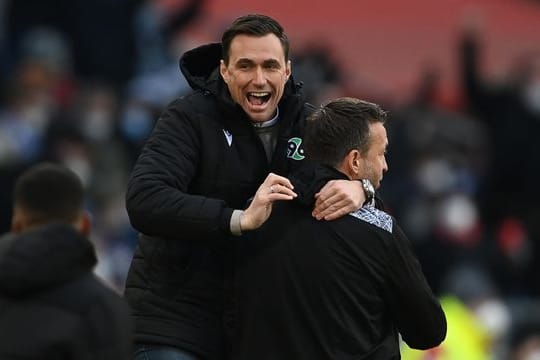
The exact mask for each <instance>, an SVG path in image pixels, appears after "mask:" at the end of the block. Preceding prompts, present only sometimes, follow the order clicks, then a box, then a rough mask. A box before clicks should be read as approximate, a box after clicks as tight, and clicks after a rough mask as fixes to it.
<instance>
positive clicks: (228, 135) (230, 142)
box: [223, 129, 232, 147]
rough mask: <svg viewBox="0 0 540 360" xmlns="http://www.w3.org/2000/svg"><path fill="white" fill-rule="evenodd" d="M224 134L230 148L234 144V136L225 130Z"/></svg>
mask: <svg viewBox="0 0 540 360" xmlns="http://www.w3.org/2000/svg"><path fill="white" fill-rule="evenodd" d="M223 134H225V139H226V140H227V144H229V147H231V144H232V134H231V133H230V132H228V131H227V130H225V129H223Z"/></svg>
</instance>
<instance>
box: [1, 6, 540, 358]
mask: <svg viewBox="0 0 540 360" xmlns="http://www.w3.org/2000/svg"><path fill="white" fill-rule="evenodd" d="M203 11H204V1H200V0H184V1H175V0H146V1H144V0H116V1H108V0H95V1H91V2H89V1H82V0H46V1H45V0H25V1H9V0H0V24H1V26H2V27H1V28H0V86H1V87H0V91H1V97H0V233H3V232H6V231H8V230H9V224H10V217H11V191H12V185H13V181H14V179H15V178H16V177H17V176H18V175H19V174H20V173H21V172H22V171H23V170H25V169H26V168H28V167H29V166H30V165H32V164H35V163H37V162H39V161H44V160H46V161H53V162H59V163H62V164H65V165H67V166H68V167H70V168H71V169H73V170H74V171H75V172H76V173H77V174H78V175H79V176H80V177H81V179H82V180H83V183H84V184H85V186H86V188H87V193H88V198H87V208H88V209H89V210H90V212H91V214H92V216H93V225H94V231H93V234H92V240H93V242H94V243H95V244H96V247H97V249H98V252H99V265H98V268H97V269H96V271H97V273H98V274H99V275H101V276H102V277H103V278H104V279H105V280H106V281H107V282H109V283H110V284H111V285H112V286H114V287H115V288H117V289H119V290H121V289H122V288H123V283H124V280H125V276H126V272H127V268H128V266H129V262H130V260H131V255H132V252H133V249H134V246H135V243H136V239H137V233H136V232H135V231H134V230H133V229H132V228H131V226H130V224H129V220H128V218H127V214H126V211H125V207H124V192H125V186H126V183H127V177H128V176H129V172H130V169H131V167H132V165H133V163H134V161H135V159H136V158H137V155H138V153H139V151H140V149H141V146H142V145H143V144H144V141H145V139H146V138H147V136H148V135H149V133H150V132H151V130H152V127H153V124H154V122H155V121H156V119H157V117H158V116H159V113H160V110H161V109H162V108H163V107H164V106H165V105H166V104H167V103H169V102H170V101H171V100H172V99H174V98H175V97H177V96H179V95H182V94H183V93H185V92H187V91H189V86H188V85H187V83H186V82H185V80H184V79H183V77H182V76H181V74H180V72H179V70H178V66H177V63H178V61H177V60H178V58H179V56H180V54H181V53H182V52H183V51H185V50H187V49H188V47H191V46H192V41H191V40H189V39H187V38H186V37H184V36H183V35H184V32H183V30H184V29H185V28H186V27H187V26H189V25H190V24H191V23H192V22H193V21H195V20H196V19H197V18H199V17H201V16H204V14H203ZM97 18H99V19H100V20H99V21H96V19H97ZM481 39H482V34H481V33H479V32H478V31H477V30H475V29H474V28H464V29H463V31H462V34H460V35H459V44H458V46H456V49H457V51H456V54H455V56H456V64H458V65H457V66H459V74H460V76H461V78H460V79H459V83H460V92H459V93H460V101H456V102H453V103H452V105H449V104H447V103H444V104H443V103H442V102H441V101H440V97H439V90H440V83H439V74H438V73H437V71H436V70H435V69H429V68H427V69H425V72H424V74H423V75H422V77H421V78H420V79H418V84H417V90H416V92H415V93H414V95H413V96H411V98H410V101H409V102H408V103H407V104H403V103H399V104H398V103H396V102H394V101H393V100H392V98H391V97H385V96H381V94H377V93H370V92H369V91H366V88H367V87H362V90H360V89H358V88H355V86H352V85H351V83H350V82H349V81H347V77H346V76H345V74H343V73H342V71H341V70H340V66H339V62H338V61H336V60H335V59H333V58H332V56H331V53H330V52H329V51H327V49H326V48H325V46H324V45H323V44H321V43H318V42H315V43H313V44H305V46H296V47H293V49H292V60H293V65H294V66H293V75H294V77H295V79H296V80H297V81H302V82H304V87H305V90H306V93H307V95H308V97H309V100H310V101H311V102H312V103H314V104H319V103H321V102H322V101H324V100H328V99H330V98H333V97H336V96H355V97H360V98H364V99H366V100H370V101H375V102H378V103H380V104H381V105H382V107H383V108H385V109H389V110H390V121H389V123H388V130H389V141H390V146H389V150H388V162H389V167H390V171H389V172H388V173H387V175H386V176H385V179H384V181H383V186H382V188H381V196H382V198H383V199H384V201H385V203H386V204H387V206H388V208H389V211H390V212H391V213H393V214H394V215H395V216H396V217H397V218H398V219H399V220H400V222H401V223H402V225H403V227H404V229H405V231H406V233H407V234H408V235H409V238H410V239H411V241H413V243H414V245H415V247H416V250H417V252H418V255H419V258H420V261H421V263H422V266H423V269H424V272H425V274H426V277H427V278H428V280H429V281H430V284H431V285H432V287H433V289H434V291H435V293H437V294H438V295H439V296H441V298H442V299H444V301H443V304H445V310H446V311H447V316H448V317H449V323H450V324H452V323H451V321H452V316H454V314H455V317H456V323H457V322H458V320H457V319H459V321H461V322H460V323H459V324H460V326H463V327H460V329H463V330H460V331H459V332H461V333H462V334H467V336H468V337H467V339H469V340H470V339H475V335H473V334H477V335H478V336H477V338H478V344H472V345H471V348H474V346H477V347H479V348H481V349H482V350H479V354H481V355H475V356H477V357H460V356H462V355H455V357H447V358H455V359H458V358H460V359H465V358H467V359H469V358H470V359H476V358H478V359H483V358H486V359H488V358H501V359H503V358H509V359H522V360H523V359H533V358H534V359H538V358H539V356H540V355H539V354H540V350H539V349H540V303H539V299H540V282H539V281H538V279H537V276H538V274H540V206H539V204H540V190H539V189H538V188H537V186H538V185H537V184H540V142H539V141H537V139H538V134H540V54H538V53H530V54H523V56H521V57H519V58H517V57H516V62H515V66H514V67H512V68H511V69H508V71H507V73H506V76H505V77H503V78H497V79H494V78H489V77H488V76H486V74H484V72H483V66H482V61H483V52H482V49H483V47H482V45H483V43H482V41H481ZM215 40H218V39H215ZM359 71H361V70H359ZM449 314H450V315H449ZM467 317H468V319H469V320H463V319H467ZM467 321H469V322H471V321H473V322H475V323H477V324H478V326H477V327H478V329H480V330H478V329H477V327H475V326H476V325H475V326H472V327H471V326H469V327H467V326H468V325H466V324H467ZM449 334H452V332H451V327H450V326H449ZM463 336H464V335H463ZM486 339H487V340H486ZM469 340H467V341H464V340H463V339H460V338H454V337H452V336H450V335H449V338H448V340H447V341H446V343H447V344H452V342H453V341H454V342H455V343H456V344H459V345H458V347H461V348H462V349H465V348H467V346H465V345H464V343H465V342H474V340H470V341H469ZM486 344H489V345H486ZM448 346H450V345H448ZM437 351H440V350H437ZM464 351H465V350H464ZM470 351H473V350H470ZM469 354H472V352H471V353H469ZM531 354H535V355H531ZM407 356H409V357H410V358H411V359H413V358H419V359H420V358H422V357H419V355H415V354H414V353H410V354H404V357H405V358H407ZM415 356H416V357H415ZM432 356H434V355H433V354H432ZM467 356H470V355H467ZM478 356H481V357H478ZM527 356H528V357H527ZM531 356H536V357H531ZM432 358H435V357H432Z"/></svg>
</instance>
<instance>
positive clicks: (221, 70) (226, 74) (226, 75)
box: [219, 59, 229, 83]
mask: <svg viewBox="0 0 540 360" xmlns="http://www.w3.org/2000/svg"><path fill="white" fill-rule="evenodd" d="M219 73H220V74H221V77H222V78H223V81H225V83H228V82H229V72H228V71H227V65H225V61H224V60H223V59H221V60H220V62H219Z"/></svg>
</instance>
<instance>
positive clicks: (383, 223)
mask: <svg viewBox="0 0 540 360" xmlns="http://www.w3.org/2000/svg"><path fill="white" fill-rule="evenodd" d="M349 215H351V216H354V217H355V218H357V219H360V220H363V221H365V222H368V223H370V224H373V225H375V226H376V227H378V228H381V229H383V230H386V231H388V232H389V233H392V227H393V221H392V217H391V216H390V215H388V214H387V213H385V212H384V211H381V210H379V209H376V208H375V207H372V206H364V207H362V208H360V209H358V210H357V211H355V212H352V213H350V214H349Z"/></svg>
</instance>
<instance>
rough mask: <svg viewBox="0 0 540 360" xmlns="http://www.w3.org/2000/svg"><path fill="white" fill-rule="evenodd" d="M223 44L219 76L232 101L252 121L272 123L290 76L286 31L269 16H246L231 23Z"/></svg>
mask: <svg viewBox="0 0 540 360" xmlns="http://www.w3.org/2000/svg"><path fill="white" fill-rule="evenodd" d="M221 43H222V47H223V59H222V60H221V63H220V73H221V76H222V77H223V80H224V81H225V83H226V84H227V87H228V89H229V92H230V94H231V97H232V99H233V100H234V101H235V102H236V103H237V104H238V105H240V106H241V107H242V109H243V110H244V111H245V112H246V114H247V115H248V116H249V118H250V119H251V120H252V121H255V122H263V121H267V120H270V119H271V118H272V117H273V116H274V114H275V113H276V108H277V105H278V103H279V101H280V99H281V97H282V96H283V91H284V89H285V84H286V82H287V80H288V79H289V76H290V74H291V62H290V61H289V40H288V39H287V36H286V35H285V33H284V32H283V28H282V27H281V25H280V24H279V23H278V22H277V21H275V20H274V19H272V18H270V17H268V16H265V15H246V16H242V17H240V18H238V19H236V20H235V21H234V22H233V23H232V25H231V26H230V27H229V28H228V29H227V30H226V31H225V33H224V34H223V37H222V40H221Z"/></svg>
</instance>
